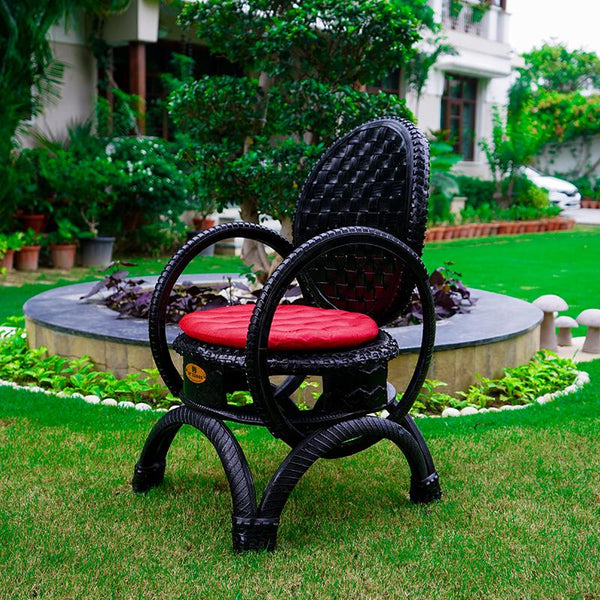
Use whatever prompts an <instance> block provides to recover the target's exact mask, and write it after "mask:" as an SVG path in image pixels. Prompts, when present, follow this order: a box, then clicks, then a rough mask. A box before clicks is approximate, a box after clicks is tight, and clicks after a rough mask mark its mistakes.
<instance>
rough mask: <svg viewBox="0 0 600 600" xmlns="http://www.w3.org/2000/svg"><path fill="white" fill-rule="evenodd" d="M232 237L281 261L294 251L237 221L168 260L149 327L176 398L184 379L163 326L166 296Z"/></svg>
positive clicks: (283, 241)
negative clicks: (211, 249) (208, 252)
mask: <svg viewBox="0 0 600 600" xmlns="http://www.w3.org/2000/svg"><path fill="white" fill-rule="evenodd" d="M234 237H241V238H245V239H251V240H256V241H257V242H262V243H263V244H266V245H267V246H270V247H271V248H273V249H274V250H275V251H276V252H277V253H279V254H280V255H281V256H282V257H284V258H285V257H286V256H287V255H288V254H289V253H290V252H291V251H292V249H293V246H292V245H291V244H290V242H288V241H287V240H286V239H285V238H284V237H282V236H281V235H279V234H278V233H277V232H276V231H273V230H272V229H269V228H267V227H263V226H262V225H256V224H255V223H247V222H245V221H239V222H235V223H226V224H224V225H217V226H215V227H211V228H210V229H207V230H206V231H203V232H201V233H199V234H198V235H197V236H195V237H194V238H193V239H191V240H190V241H189V242H187V243H186V244H184V245H183V246H182V247H181V248H180V249H179V250H178V251H177V252H176V253H175V254H174V256H173V257H172V258H171V260H169V262H168V263H167V265H166V267H165V268H164V269H163V271H162V273H161V274H160V277H159V278H158V281H157V283H156V287H155V288H154V293H153V294H152V300H151V302H150V308H149V311H148V328H149V337H150V348H151V350H152V356H153V357H154V362H155V363H156V366H157V368H158V372H159V373H160V375H161V377H162V378H163V380H164V382H165V384H166V385H167V387H168V388H169V390H170V391H171V393H172V394H173V395H175V396H179V395H180V393H181V390H182V388H183V380H182V378H181V375H180V374H179V371H178V370H177V369H176V368H175V365H174V364H173V360H172V359H171V355H170V352H169V346H168V344H167V336H166V331H165V327H166V313H167V303H168V300H169V295H170V294H171V291H172V289H173V286H174V285H175V283H176V282H177V279H178V278H179V276H180V275H181V273H183V271H184V269H185V268H186V267H187V266H188V264H189V263H190V262H191V261H192V260H193V259H194V258H196V256H198V255H199V254H200V253H201V252H202V251H203V250H205V249H206V248H208V247H210V246H212V245H213V244H215V243H216V242H219V241H221V240H225V239H228V238H234Z"/></svg>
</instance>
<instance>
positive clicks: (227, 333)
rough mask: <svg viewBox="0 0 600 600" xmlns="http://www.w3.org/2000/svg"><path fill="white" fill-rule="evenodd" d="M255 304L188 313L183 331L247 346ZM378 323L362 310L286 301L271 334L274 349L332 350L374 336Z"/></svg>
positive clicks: (214, 341) (181, 323)
mask: <svg viewBox="0 0 600 600" xmlns="http://www.w3.org/2000/svg"><path fill="white" fill-rule="evenodd" d="M253 310H254V304H240V305H237V306H223V307H222V308H214V309H212V310H204V311H197V312H193V313H190V314H188V315H185V317H183V318H182V319H181V321H179V326H180V327H181V329H182V330H183V332H184V333H185V334H187V335H189V336H190V337H192V338H195V339H197V340H200V341H202V342H208V343H209V344H217V345H219V346H230V347H233V348H245V347H246V335H247V333H248V325H249V324H250V316H251V315H252V311H253ZM378 332H379V328H378V327H377V323H375V321H373V319H371V317H368V316H367V315H363V314H361V313H354V312H347V311H345V310H336V309H328V308H315V307H314V306H301V305H296V304H284V305H281V306H278V307H277V310H276V311H275V316H274V318H273V324H272V326H271V333H270V335H269V348H270V349H271V350H332V349H339V348H351V347H354V346H358V345H360V344H363V343H365V342H368V341H370V340H372V339H374V338H375V337H376V336H377V334H378Z"/></svg>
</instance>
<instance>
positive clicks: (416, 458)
mask: <svg viewBox="0 0 600 600" xmlns="http://www.w3.org/2000/svg"><path fill="white" fill-rule="evenodd" d="M417 431H418V430H417ZM359 435H368V436H373V437H375V438H378V439H383V438H386V439H389V440H391V441H392V442H394V443H395V444H396V446H398V448H399V449H400V450H401V451H402V453H403V454H404V456H405V457H406V459H407V462H408V464H409V467H410V470H411V488H410V498H411V500H412V501H413V502H423V503H426V502H432V501H434V500H437V499H439V498H440V497H441V490H440V486H439V480H438V476H437V473H435V472H433V473H432V472H430V469H429V467H428V464H427V459H426V455H425V453H424V452H423V449H422V448H421V446H420V444H419V443H418V441H417V440H416V439H415V437H414V436H413V435H412V434H411V433H409V431H407V429H406V428H405V427H402V426H401V425H399V424H397V423H394V422H393V421H389V420H386V419H380V418H377V417H361V418H359V419H355V420H352V421H346V422H343V423H338V424H337V425H333V426H332V427H329V428H327V429H323V430H321V431H318V432H316V433H314V434H313V435H311V436H310V437H308V438H306V439H305V440H303V441H302V442H301V443H300V444H298V446H296V447H295V448H294V449H293V450H292V451H291V452H290V453H289V454H288V456H287V457H286V459H285V460H284V461H283V463H281V465H280V467H279V469H278V470H277V472H276V473H275V475H274V476H273V478H272V479H271V481H270V482H269V484H268V485H267V488H266V490H265V493H264V495H263V498H262V501H261V503H260V506H259V509H258V514H259V516H260V517H261V519H263V520H265V521H269V522H270V523H271V524H272V525H273V526H274V527H277V525H278V523H279V519H280V516H281V512H282V511H283V508H284V506H285V504H286V502H287V500H288V498H289V496H290V494H291V493H292V490H293V489H294V487H295V486H296V484H297V483H298V481H299V480H300V478H301V477H302V476H303V475H304V473H306V471H308V469H309V468H310V467H311V466H312V465H313V463H315V462H316V461H317V460H318V459H319V458H323V457H324V456H326V455H327V454H328V453H329V452H330V451H331V450H332V449H334V448H337V447H339V446H340V445H342V444H343V443H344V442H346V441H349V440H352V439H354V438H356V436H359ZM423 443H424V442H423ZM425 449H426V446H425ZM428 452H429V451H428V450H427V454H428ZM429 458H431V456H430V455H429ZM431 464H433V463H431Z"/></svg>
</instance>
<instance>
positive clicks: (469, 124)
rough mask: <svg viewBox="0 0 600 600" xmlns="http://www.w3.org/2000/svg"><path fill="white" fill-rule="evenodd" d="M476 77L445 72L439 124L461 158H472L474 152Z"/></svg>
mask: <svg viewBox="0 0 600 600" xmlns="http://www.w3.org/2000/svg"><path fill="white" fill-rule="evenodd" d="M476 108H477V79H475V78H473V77H465V76H463V75H451V74H446V79H445V81H444V95H443V96H442V114H441V126H442V129H443V130H444V131H447V132H448V139H449V140H450V141H451V142H452V144H453V146H454V151H455V152H456V153H457V154H460V155H461V156H462V157H463V160H473V156H474V152H475V111H476Z"/></svg>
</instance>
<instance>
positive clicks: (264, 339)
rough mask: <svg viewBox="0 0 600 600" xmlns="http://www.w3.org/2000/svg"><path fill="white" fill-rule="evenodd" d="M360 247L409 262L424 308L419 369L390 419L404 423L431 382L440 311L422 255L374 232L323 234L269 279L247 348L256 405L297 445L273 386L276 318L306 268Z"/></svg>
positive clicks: (295, 433) (366, 229)
mask: <svg viewBox="0 0 600 600" xmlns="http://www.w3.org/2000/svg"><path fill="white" fill-rule="evenodd" d="M356 245H368V246H372V247H376V248H379V249H381V250H384V251H387V252H388V253H389V254H390V255H392V256H395V257H397V258H398V259H400V260H401V261H403V262H404V263H405V265H406V267H407V269H408V270H409V272H410V273H411V275H412V276H413V277H414V279H415V285H416V286H417V289H418V291H419V295H420V297H421V301H422V304H423V336H422V340H421V348H420V352H419V358H418V360H417V366H416V368H415V371H414V373H413V376H412V378H411V380H410V382H409V384H408V387H407V389H406V391H405V393H404V395H403V397H402V400H401V401H400V402H399V403H398V405H397V406H396V407H394V409H393V410H391V411H390V416H389V418H390V419H393V420H398V419H400V418H402V417H403V416H404V415H405V414H406V413H407V412H408V410H409V409H410V407H411V406H412V404H413V402H414V400H415V399H416V397H417V394H418V393H419V391H420V389H421V386H422V385H423V381H424V380H425V375H426V373H427V368H428V367H429V363H430V360H431V354H432V351H433V344H434V339H435V309H434V304H433V298H432V296H431V290H430V288H429V276H428V273H427V270H426V269H425V267H424V265H423V263H422V262H421V259H420V258H419V256H418V255H417V254H416V253H415V252H414V251H413V250H412V249H411V248H410V247H409V246H407V245H406V244H405V243H403V242H401V241H400V240H399V239H397V238H395V237H394V236H392V235H390V234H388V233H385V232H383V231H381V230H378V229H374V228H371V227H359V226H352V227H341V228H338V229H333V230H331V231H328V232H325V233H322V234H319V235H317V236H315V237H314V238H311V239H310V240H308V241H306V242H305V243H303V244H302V245H301V246H299V247H298V248H296V249H295V250H294V251H293V252H292V253H291V254H289V255H288V256H287V258H286V259H285V260H284V261H283V262H282V263H281V264H280V265H279V267H278V268H277V269H276V270H275V271H274V273H273V274H272V275H271V277H270V278H269V279H268V281H267V283H266V284H265V286H264V288H263V292H262V294H261V295H260V297H259V299H258V301H257V303H256V306H255V307H254V311H253V313H252V318H251V319H250V325H249V328H248V338H247V343H246V361H245V362H246V378H247V380H248V386H249V390H250V393H251V394H252V397H253V399H254V403H255V406H256V408H257V410H258V411H259V412H260V413H261V416H262V417H263V419H264V421H265V423H266V424H267V426H268V427H269V429H270V431H271V433H272V434H273V435H275V436H276V437H281V438H283V439H285V441H286V442H287V443H291V444H292V445H293V444H295V443H297V442H298V441H300V440H301V439H302V438H303V435H302V434H301V432H300V431H299V430H297V429H296V428H295V427H294V425H293V424H292V423H290V422H289V420H288V419H287V418H286V417H285V415H284V414H283V412H282V411H281V409H280V408H279V406H278V404H277V402H276V401H275V398H274V396H273V392H272V389H271V386H270V383H269V374H268V368H267V348H268V340H269V333H270V330H271V324H272V321H273V316H274V314H275V310H276V308H277V305H278V304H279V302H280V300H281V298H282V297H283V295H284V293H285V291H286V289H287V287H288V285H289V284H290V283H291V282H292V281H293V279H295V278H296V277H297V276H298V274H299V273H300V272H301V271H302V270H303V269H305V268H306V267H308V266H309V265H310V264H311V263H312V262H314V261H315V260H316V259H318V258H319V257H321V256H322V255H323V254H324V253H326V252H329V251H331V250H335V249H338V248H341V247H344V246H356Z"/></svg>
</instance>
